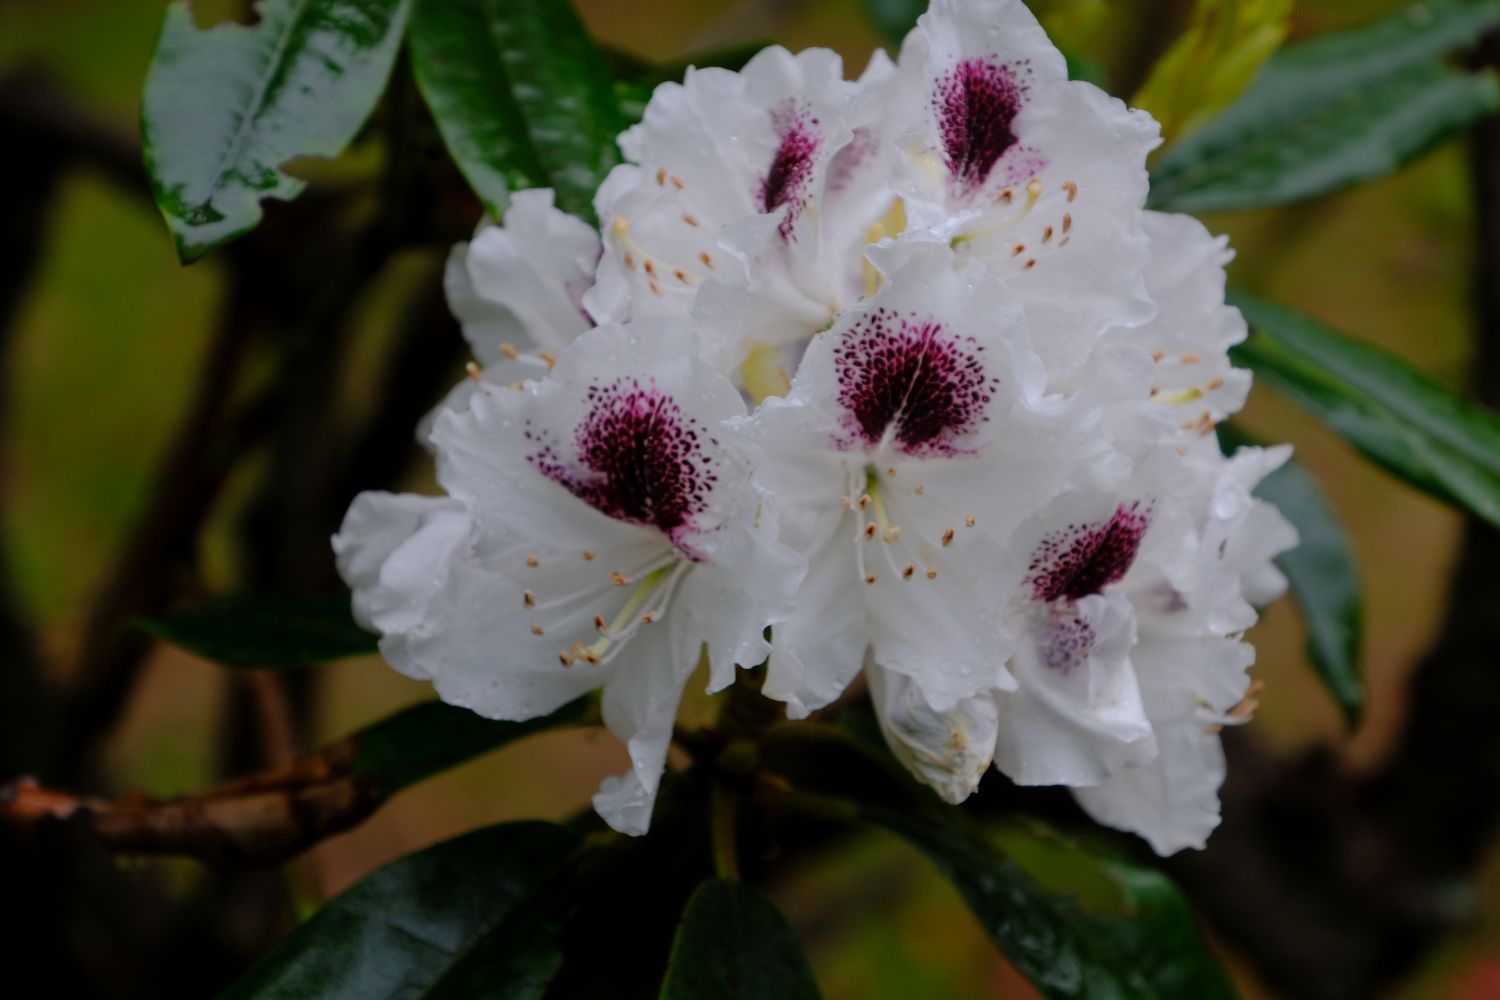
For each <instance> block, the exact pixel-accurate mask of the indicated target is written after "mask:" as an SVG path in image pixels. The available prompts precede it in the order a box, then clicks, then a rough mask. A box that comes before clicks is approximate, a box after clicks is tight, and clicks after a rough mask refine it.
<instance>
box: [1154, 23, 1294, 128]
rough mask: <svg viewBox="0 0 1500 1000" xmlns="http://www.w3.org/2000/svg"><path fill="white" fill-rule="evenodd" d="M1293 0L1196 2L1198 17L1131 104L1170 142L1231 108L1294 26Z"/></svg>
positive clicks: (1157, 66)
mask: <svg viewBox="0 0 1500 1000" xmlns="http://www.w3.org/2000/svg"><path fill="white" fill-rule="evenodd" d="M1291 12H1292V0H1197V2H1196V3H1195V4H1194V5H1193V19H1192V22H1191V23H1190V24H1189V25H1188V26H1187V29H1186V30H1185V31H1183V33H1182V34H1181V35H1179V36H1178V38H1177V40H1176V41H1175V42H1173V43H1172V46H1171V48H1169V49H1167V51H1166V52H1165V53H1163V54H1162V57H1161V58H1160V59H1158V60H1157V61H1156V64H1155V65H1154V66H1153V67H1152V68H1151V75H1150V76H1149V77H1147V78H1146V82H1145V84H1144V85H1142V87H1141V89H1140V90H1138V91H1136V94H1135V96H1134V97H1133V98H1132V99H1131V102H1130V103H1131V104H1133V105H1134V106H1135V107H1138V108H1142V109H1144V110H1146V111H1149V112H1151V114H1152V115H1153V116H1154V117H1155V118H1156V120H1157V121H1158V122H1160V123H1161V134H1162V141H1163V142H1165V143H1171V142H1172V141H1174V140H1175V139H1177V138H1178V137H1180V136H1182V135H1185V134H1186V133H1188V132H1191V131H1193V129H1195V128H1197V127H1198V126H1200V125H1202V124H1203V123H1204V122H1206V121H1208V120H1209V119H1210V118H1212V117H1214V116H1215V115H1217V114H1218V113H1219V112H1220V111H1223V110H1224V109H1225V108H1227V107H1229V105H1230V104H1231V103H1233V101H1234V99H1235V98H1236V97H1239V96H1240V92H1241V91H1243V90H1244V89H1245V88H1246V87H1247V86H1249V84H1250V81H1251V80H1252V79H1254V77H1255V74H1256V73H1257V72H1258V71H1259V70H1260V67H1261V65H1262V64H1263V63H1264V62H1265V61H1266V60H1267V59H1269V58H1270V57H1271V53H1273V52H1275V51H1276V49H1277V48H1278V47H1279V46H1280V45H1281V43H1282V41H1283V40H1284V39H1285V38H1286V34H1287V30H1288V28H1289V27H1290V19H1291Z"/></svg>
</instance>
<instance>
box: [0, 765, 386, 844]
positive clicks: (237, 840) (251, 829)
mask: <svg viewBox="0 0 1500 1000" xmlns="http://www.w3.org/2000/svg"><path fill="white" fill-rule="evenodd" d="M356 754H357V744H356V742H355V740H354V739H353V738H350V739H346V740H343V741H341V742H339V743H335V744H333V745H331V746H329V747H327V748H325V749H323V750H322V751H320V752H318V753H315V754H311V755H309V756H306V757H302V758H298V759H297V760H295V761H292V762H290V763H288V764H284V765H280V766H277V767H273V768H269V769H267V770H265V771H261V772H258V773H256V774H253V775H249V776H246V777H244V778H240V779H238V780H236V781H233V782H230V783H228V784H225V785H220V786H218V787H215V788H211V789H208V790H206V791H203V792H197V793H194V794H192V795H186V796H183V797H180V798H176V799H168V800H159V799H152V798H148V797H146V796H144V795H141V794H139V793H133V794H130V795H125V796H122V797H120V798H117V799H104V798H97V797H93V796H86V795H74V794H72V793H69V792H63V791H59V790H57V789H52V788H44V787H42V786H41V785H39V784H37V782H36V781H35V780H34V779H31V778H18V779H16V780H14V781H11V782H9V783H8V784H6V785H3V786H0V823H5V824H8V825H11V826H15V827H22V828H24V827H32V826H36V825H39V824H43V823H46V822H49V821H56V820H74V821H82V822H86V823H87V824H88V825H89V827H90V829H91V831H92V833H93V834H94V836H95V837H96V838H97V839H98V841H99V842H100V843H101V844H103V845H104V846H105V847H107V848H109V849H111V850H115V851H120V852H124V853H133V854H172V855H180V856H185V857H191V858H196V859H197V860H199V861H202V862H203V863H205V864H207V865H209V866H211V867H214V868H243V867H254V866H260V865H268V864H275V863H278V862H281V861H284V860H286V859H287V858H290V857H292V856H293V855H295V854H298V853H300V852H302V851H303V850H305V849H307V848H308V847H311V846H312V845H314V844H316V843H318V842H319V841H322V840H324V839H325V838H327V837H330V836H332V835H334V834H336V833H339V832H342V831H344V830H347V829H349V828H350V827H352V826H354V825H356V824H358V823H359V822H360V821H362V820H364V819H365V818H366V817H368V816H369V815H370V814H371V813H372V812H374V811H375V810H376V809H377V808H378V807H379V806H380V805H381V803H383V802H384V801H385V799H386V794H385V793H384V792H383V791H382V789H381V787H380V783H379V781H378V780H377V779H376V778H375V777H373V776H371V775H368V774H361V773H358V772H357V770H356V768H355V759H356Z"/></svg>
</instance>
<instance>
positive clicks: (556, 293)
mask: <svg viewBox="0 0 1500 1000" xmlns="http://www.w3.org/2000/svg"><path fill="white" fill-rule="evenodd" d="M552 198H553V196H552V191H551V190H550V189H546V188H541V189H535V190H527V191H517V192H516V193H515V194H514V195H512V197H511V203H510V207H509V208H508V209H507V210H506V213H505V221H504V224H503V225H501V226H491V225H484V224H482V225H481V226H480V227H479V229H478V230H477V231H476V232H475V234H474V238H473V240H471V241H470V242H469V243H460V244H458V245H456V246H455V247H454V248H453V251H452V253H451V254H450V255H449V258H448V268H447V272H446V274H445V276H444V287H445V288H446V290H447V292H448V303H449V306H450V308H452V310H453V314H454V316H456V317H457V318H458V320H459V322H460V323H461V324H462V325H463V330H464V336H465V338H467V339H468V341H469V345H470V347H471V349H472V350H473V351H474V356H475V357H477V358H479V360H480V361H481V362H482V363H484V364H491V363H493V362H496V361H499V360H500V359H501V357H502V355H501V345H502V344H504V343H511V344H515V345H518V346H520V347H523V348H524V347H528V346H529V347H536V348H541V349H544V350H550V351H558V350H561V349H562V348H563V347H565V346H566V345H567V344H568V343H570V342H571V341H572V340H573V338H574V337H576V336H578V334H580V333H582V332H583V331H584V330H586V329H588V328H589V327H590V326H592V325H593V324H592V323H591V322H590V321H589V319H588V317H587V315H586V314H585V313H584V312H583V308H582V306H581V305H580V301H581V299H582V297H583V293H584V291H585V290H586V289H587V288H588V287H589V285H591V284H592V283H593V273H594V264H595V262H596V261H597V260H598V258H599V237H598V235H597V234H596V233H595V232H594V230H593V229H592V228H590V227H589V226H588V225H587V224H586V223H584V222H582V221H581V220H579V219H576V218H574V217H573V216H571V215H568V214H567V213H565V212H561V211H559V210H558V209H556V208H554V207H553V204H552Z"/></svg>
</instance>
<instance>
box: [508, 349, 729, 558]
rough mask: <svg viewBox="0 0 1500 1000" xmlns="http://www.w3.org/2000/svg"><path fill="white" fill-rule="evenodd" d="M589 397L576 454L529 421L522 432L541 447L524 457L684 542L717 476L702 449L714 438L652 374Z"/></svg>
mask: <svg viewBox="0 0 1500 1000" xmlns="http://www.w3.org/2000/svg"><path fill="white" fill-rule="evenodd" d="M587 398H588V402H589V414H588V416H587V417H585V418H584V420H583V422H582V423H581V424H579V425H578V428H577V429H576V430H575V431H574V433H573V444H574V447H575V448H576V449H577V457H576V459H575V460H573V461H565V460H564V459H563V457H562V456H561V455H560V454H559V452H558V450H557V448H556V447H554V446H553V445H552V444H548V443H547V442H546V437H547V435H546V433H545V431H538V430H536V429H534V428H532V427H531V426H530V425H529V424H528V428H527V431H526V436H527V438H528V439H530V440H533V441H537V442H539V443H541V444H542V445H543V447H542V449H541V450H540V451H538V452H536V453H534V454H532V455H530V456H528V460H529V461H530V462H531V464H532V465H533V466H534V467H535V468H536V469H537V470H538V471H540V472H541V473H542V474H543V475H545V476H547V477H548V478H549V479H552V480H553V481H555V482H557V483H559V484H561V485H562V486H563V487H564V488H566V489H567V490H568V492H570V493H572V494H573V495H574V496H576V497H578V498H579V499H580V500H582V501H583V502H585V503H587V504H588V505H589V506H591V507H593V508H594V509H595V510H597V511H599V512H600V513H602V514H606V515H608V516H609V517H612V518H615V519H617V520H620V521H628V522H630V523H632V524H643V525H649V526H651V527H654V528H656V529H658V530H659V531H661V532H663V533H664V534H666V535H667V537H668V538H670V539H671V540H672V542H673V543H674V544H676V545H678V546H679V547H681V548H685V546H684V544H683V536H684V535H685V534H687V533H688V532H690V531H691V530H692V529H693V527H694V526H693V523H692V519H693V518H694V517H695V516H696V515H698V514H701V513H703V511H705V510H706V509H707V508H708V496H709V493H710V492H711V491H712V489H713V486H714V483H715V482H716V481H717V478H718V477H717V476H716V475H715V474H714V473H713V471H712V468H711V463H710V460H709V458H708V456H707V455H706V454H705V453H704V450H703V444H704V442H709V443H712V440H713V439H712V438H710V437H709V436H708V435H707V434H706V433H705V432H704V430H703V428H702V426H701V425H700V424H699V423H698V422H697V421H696V420H693V419H692V418H690V417H688V416H686V415H685V414H683V412H682V409H681V407H679V406H678V405H677V402H676V401H675V400H674V399H673V398H672V397H671V396H669V395H667V394H666V393H664V392H662V391H660V390H659V389H657V388H656V387H655V386H654V385H652V384H651V382H650V379H649V377H647V378H645V379H641V378H621V379H618V380H616V381H614V382H612V383H610V384H608V385H597V384H596V385H593V386H590V387H589V390H588V396H587ZM690 554H691V553H690Z"/></svg>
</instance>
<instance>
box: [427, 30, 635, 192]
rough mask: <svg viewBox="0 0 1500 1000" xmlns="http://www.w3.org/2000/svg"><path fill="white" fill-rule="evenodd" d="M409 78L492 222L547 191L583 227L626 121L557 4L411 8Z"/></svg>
mask: <svg viewBox="0 0 1500 1000" xmlns="http://www.w3.org/2000/svg"><path fill="white" fill-rule="evenodd" d="M411 51H412V68H413V69H414V70H415V72H416V77H417V85H418V87H419V88H420V89H421V91H422V96H423V98H424V99H425V100H426V101H427V105H428V107H429V108H431V109H432V113H433V117H434V118H435V119H436V120H437V124H438V129H439V131H441V132H442V135H443V141H444V142H445V143H446V144H447V146H448V151H449V152H450V153H451V154H452V155H453V159H454V161H455V162H457V164H458V166H459V169H461V170H462V171H463V173H464V176H465V177H467V178H468V180H469V183H470V184H471V185H472V186H473V188H474V190H475V192H477V193H478V195H479V197H480V200H482V201H483V202H484V204H485V207H486V208H488V209H489V211H490V213H491V214H493V215H496V216H498V215H500V213H501V212H503V211H504V208H505V205H506V204H507V202H508V199H509V194H508V193H509V192H510V191H514V190H517V189H519V188H523V187H551V188H553V189H555V190H556V191H557V204H558V207H560V208H562V209H564V210H565V211H568V212H572V213H574V214H576V215H580V216H583V217H584V218H590V219H591V218H592V217H593V197H594V191H595V190H596V189H597V188H598V186H599V183H600V182H601V181H602V180H603V179H604V175H605V174H606V173H608V172H609V169H610V167H612V166H614V165H615V164H616V163H617V162H619V152H618V150H617V148H616V146H615V139H616V137H617V136H618V134H619V133H620V131H621V130H622V129H623V128H624V126H625V119H624V117H623V115H622V113H621V111H620V106H619V103H618V100H617V97H616V94H615V88H614V82H613V80H612V79H611V78H610V74H609V68H608V63H607V61H606V60H605V57H604V55H603V54H602V53H601V52H600V51H599V49H598V48H597V47H596V46H595V45H594V42H593V40H592V39H590V38H589V35H588V32H587V31H586V30H585V28H584V26H583V23H582V22H581V21H580V20H579V19H578V15H577V13H576V12H575V11H574V10H573V7H572V5H571V4H569V3H567V2H566V0H420V2H419V3H418V4H417V10H416V14H415V15H414V16H413V18H412V27H411Z"/></svg>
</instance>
